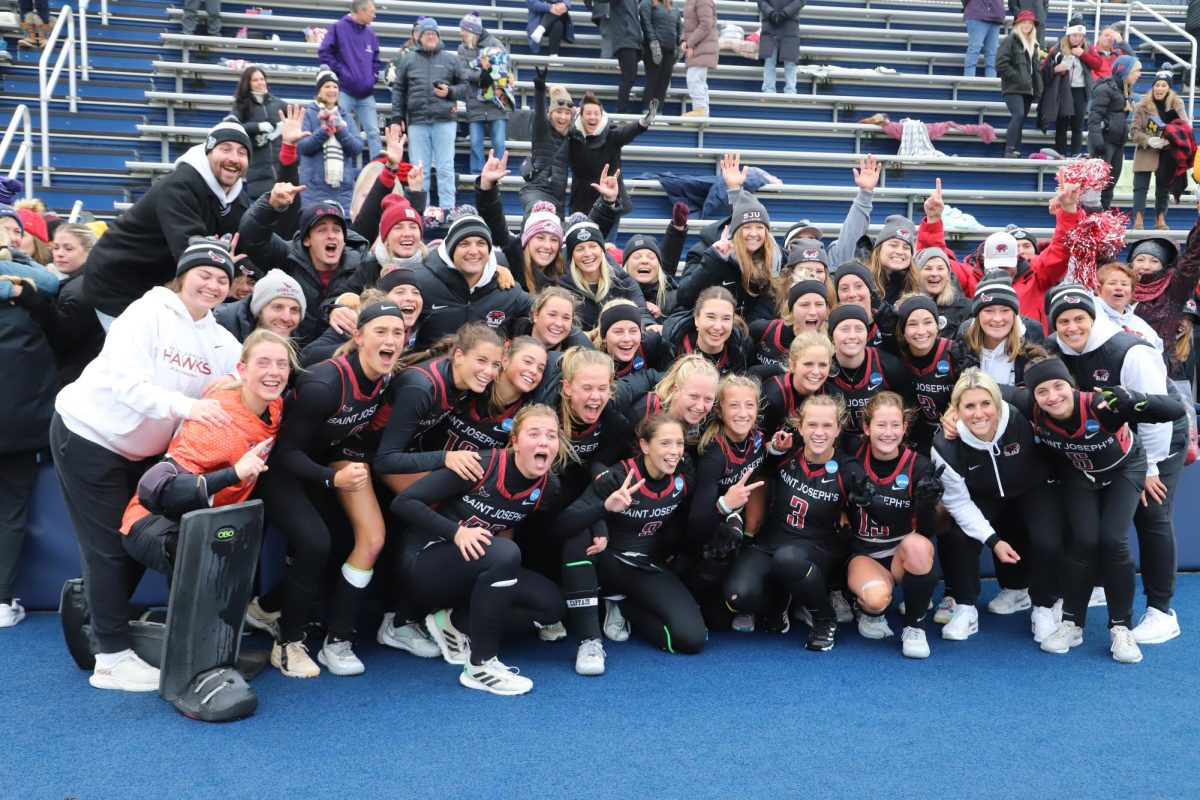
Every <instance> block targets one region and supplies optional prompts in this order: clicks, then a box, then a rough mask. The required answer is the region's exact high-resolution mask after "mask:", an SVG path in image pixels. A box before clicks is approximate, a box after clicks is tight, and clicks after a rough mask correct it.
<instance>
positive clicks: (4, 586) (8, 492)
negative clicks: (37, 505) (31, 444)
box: [0, 450, 41, 603]
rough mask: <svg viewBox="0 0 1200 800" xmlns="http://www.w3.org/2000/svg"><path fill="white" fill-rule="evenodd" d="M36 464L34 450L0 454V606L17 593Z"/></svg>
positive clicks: (37, 457) (37, 456)
mask: <svg viewBox="0 0 1200 800" xmlns="http://www.w3.org/2000/svg"><path fill="white" fill-rule="evenodd" d="M39 461H41V459H40V458H39V454H38V451H36V450H27V451H24V452H20V453H3V454H0V603H2V602H8V601H9V600H11V599H12V597H13V593H14V592H15V591H16V587H17V562H18V560H19V559H20V557H21V543H22V542H23V541H25V530H26V528H27V527H28V522H29V501H30V499H31V498H32V496H33V486H34V484H35V483H37V476H38V468H39V466H40V464H39Z"/></svg>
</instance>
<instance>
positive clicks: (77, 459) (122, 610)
mask: <svg viewBox="0 0 1200 800" xmlns="http://www.w3.org/2000/svg"><path fill="white" fill-rule="evenodd" d="M50 449H51V452H52V453H53V456H54V463H55V466H56V468H57V470H58V482H59V484H60V485H61V486H62V493H63V500H64V502H65V503H66V506H67V515H68V516H69V517H70V518H71V525H72V527H74V528H75V538H76V539H77V540H78V541H79V557H80V560H81V561H82V563H83V585H84V591H85V592H86V594H87V601H88V606H89V608H90V610H91V615H92V629H93V632H94V633H95V635H96V639H97V641H98V642H99V645H100V652H102V653H119V652H121V651H122V650H128V649H129V648H130V646H131V643H130V640H129V633H128V623H129V596H130V595H131V594H133V590H134V589H136V588H137V585H138V581H140V580H141V579H142V574H143V573H144V572H145V567H143V566H142V565H141V564H139V563H138V562H137V561H135V560H134V559H133V558H131V557H130V556H129V554H128V553H126V552H125V545H124V542H123V539H124V538H125V537H124V536H122V535H121V517H122V516H123V515H124V513H125V507H126V506H127V505H128V504H129V500H130V498H132V497H133V496H134V494H136V492H137V483H138V481H139V480H141V477H142V473H144V472H145V471H146V470H147V469H148V468H149V467H150V466H151V464H152V463H153V462H154V461H155V459H145V460H143V461H131V460H130V459H128V458H125V457H123V456H119V455H117V454H116V453H114V452H113V451H111V450H109V449H108V448H106V447H101V446H100V445H98V444H95V443H94V442H91V441H88V440H87V439H85V438H83V437H82V436H79V435H77V434H75V433H72V432H71V431H69V430H68V429H67V426H66V425H65V424H63V421H62V417H60V416H59V415H58V414H55V415H54V419H53V420H52V421H51V422H50Z"/></svg>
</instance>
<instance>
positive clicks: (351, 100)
mask: <svg viewBox="0 0 1200 800" xmlns="http://www.w3.org/2000/svg"><path fill="white" fill-rule="evenodd" d="M338 107H339V108H341V109H342V114H344V115H346V116H350V115H351V114H353V115H354V118H355V119H357V120H358V129H359V130H360V131H362V132H363V133H365V134H366V135H367V154H366V155H367V157H366V158H364V159H363V161H364V162H366V161H369V160H370V159H372V158H374V157H375V156H377V155H379V153H380V151H382V150H383V140H382V139H381V138H380V137H379V111H378V109H377V108H376V106H375V95H370V96H369V97H364V98H361V99H359V98H357V97H351V96H350V95H348V94H346V93H345V92H342V93H340V94H339V95H338Z"/></svg>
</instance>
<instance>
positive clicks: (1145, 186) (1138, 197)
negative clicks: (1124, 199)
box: [1133, 172, 1171, 216]
mask: <svg viewBox="0 0 1200 800" xmlns="http://www.w3.org/2000/svg"><path fill="white" fill-rule="evenodd" d="M1153 175H1154V173H1153V172H1135V173H1133V213H1135V214H1141V213H1144V212H1145V211H1146V195H1148V194H1149V193H1150V178H1151V177H1152V176H1153ZM1170 194H1171V184H1169V183H1167V182H1166V181H1162V180H1159V179H1157V178H1155V179H1154V214H1155V216H1157V215H1159V214H1165V213H1167V200H1168V198H1169V197H1170Z"/></svg>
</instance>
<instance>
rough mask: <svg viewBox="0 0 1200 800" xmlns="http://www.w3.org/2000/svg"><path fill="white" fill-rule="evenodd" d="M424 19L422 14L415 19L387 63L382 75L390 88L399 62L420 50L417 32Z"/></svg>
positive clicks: (394, 80) (394, 79)
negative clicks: (405, 37)
mask: <svg viewBox="0 0 1200 800" xmlns="http://www.w3.org/2000/svg"><path fill="white" fill-rule="evenodd" d="M424 19H425V15H424V14H422V15H421V16H419V17H417V19H416V21H415V22H413V24H412V28H410V29H409V32H408V38H407V39H405V40H404V44H402V45H400V47H399V48H397V50H396V55H395V56H393V57H392V60H391V61H390V62H388V67H387V72H385V73H384V82H385V83H386V84H387V85H388V86H391V85H392V84H393V83H395V82H396V73H397V72H398V71H399V69H400V62H401V61H403V60H404V57H405V56H406V55H408V54H409V53H411V52H412V51H413V50H419V49H420V47H421V42H420V40H419V39H418V37H417V32H418V31H419V30H420V28H421V22H422V21H424ZM393 121H394V119H393Z"/></svg>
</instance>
